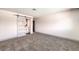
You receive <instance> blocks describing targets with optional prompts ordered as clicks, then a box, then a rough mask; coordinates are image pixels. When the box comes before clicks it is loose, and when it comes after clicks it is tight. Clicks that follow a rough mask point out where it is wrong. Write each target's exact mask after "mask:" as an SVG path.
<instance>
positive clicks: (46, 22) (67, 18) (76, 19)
mask: <svg viewBox="0 0 79 59" xmlns="http://www.w3.org/2000/svg"><path fill="white" fill-rule="evenodd" d="M35 21H36V22H35V25H36V26H35V30H36V32H40V33H45V34H49V35H54V36H59V37H64V38H65V37H66V38H70V39H73V40H79V11H78V10H76V11H65V12H59V13H56V14H51V15H47V16H43V17H40V18H38V19H36V20H35Z"/></svg>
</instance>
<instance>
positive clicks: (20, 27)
mask: <svg viewBox="0 0 79 59" xmlns="http://www.w3.org/2000/svg"><path fill="white" fill-rule="evenodd" d="M26 24H27V22H26V18H25V17H22V16H18V17H17V35H18V36H24V35H26V33H28V27H26V26H25V25H26Z"/></svg>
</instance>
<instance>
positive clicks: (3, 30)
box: [0, 10, 17, 41]
mask: <svg viewBox="0 0 79 59" xmlns="http://www.w3.org/2000/svg"><path fill="white" fill-rule="evenodd" d="M16 36H17V21H16V16H15V15H14V14H13V13H10V12H8V11H2V10H0V41H3V40H6V39H10V38H14V37H16Z"/></svg>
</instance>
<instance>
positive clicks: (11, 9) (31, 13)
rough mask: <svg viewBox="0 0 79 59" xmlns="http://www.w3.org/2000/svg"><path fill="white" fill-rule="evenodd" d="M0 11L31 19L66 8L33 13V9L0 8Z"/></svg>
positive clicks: (41, 10) (40, 9) (44, 9)
mask: <svg viewBox="0 0 79 59" xmlns="http://www.w3.org/2000/svg"><path fill="white" fill-rule="evenodd" d="M0 9H2V10H7V11H12V12H17V13H21V14H25V15H30V16H33V17H40V16H43V15H46V14H50V13H55V12H59V11H62V10H67V8H36V11H33V10H32V9H33V8H0Z"/></svg>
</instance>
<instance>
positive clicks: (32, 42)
mask: <svg viewBox="0 0 79 59" xmlns="http://www.w3.org/2000/svg"><path fill="white" fill-rule="evenodd" d="M0 51H79V42H76V41H72V40H68V39H65V38H59V37H55V36H50V35H46V34H42V33H34V34H32V35H26V36H23V37H20V38H15V39H11V40H6V41H1V42H0Z"/></svg>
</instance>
